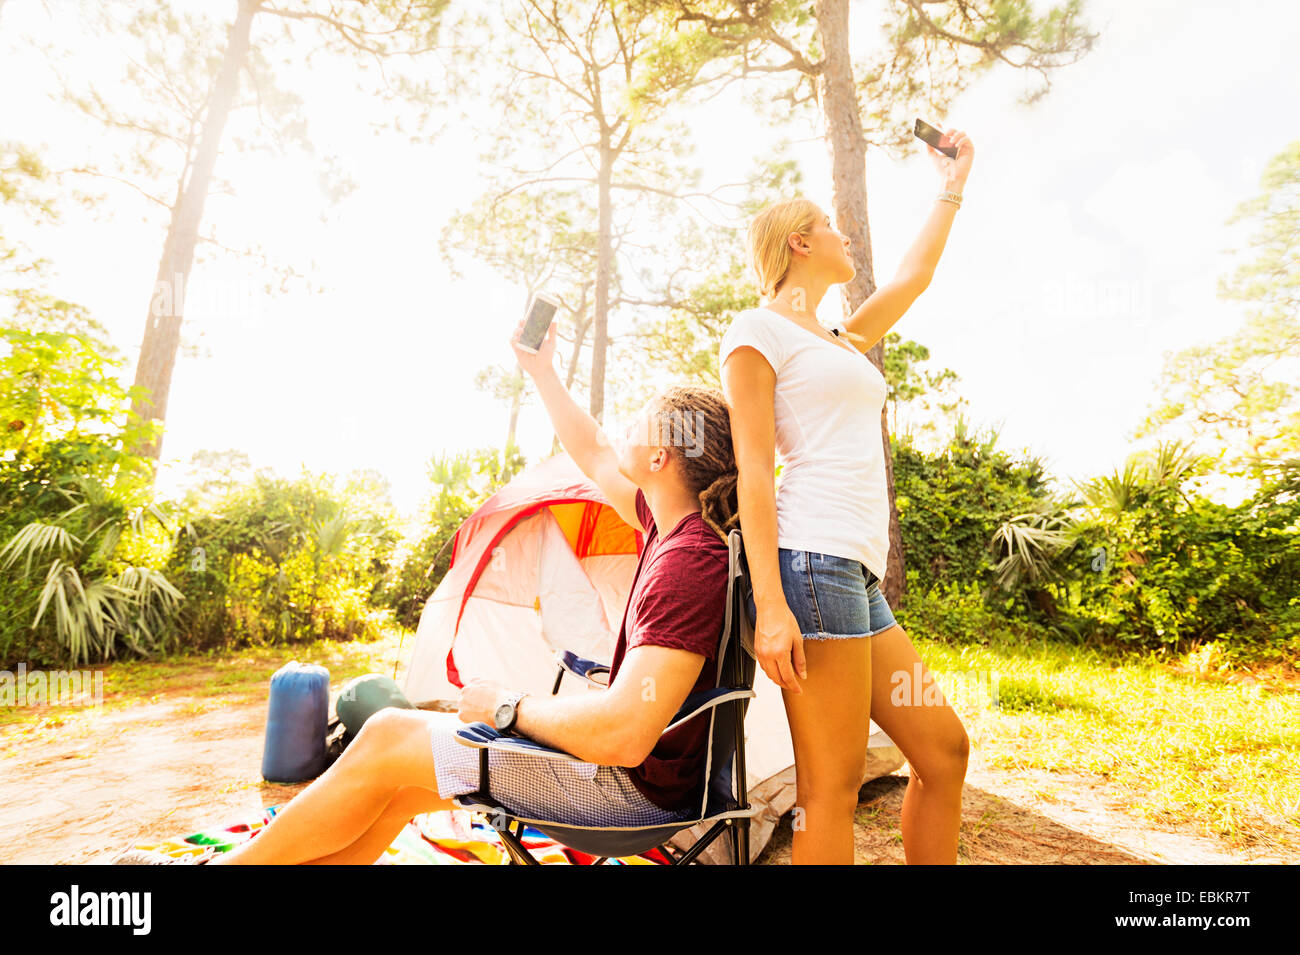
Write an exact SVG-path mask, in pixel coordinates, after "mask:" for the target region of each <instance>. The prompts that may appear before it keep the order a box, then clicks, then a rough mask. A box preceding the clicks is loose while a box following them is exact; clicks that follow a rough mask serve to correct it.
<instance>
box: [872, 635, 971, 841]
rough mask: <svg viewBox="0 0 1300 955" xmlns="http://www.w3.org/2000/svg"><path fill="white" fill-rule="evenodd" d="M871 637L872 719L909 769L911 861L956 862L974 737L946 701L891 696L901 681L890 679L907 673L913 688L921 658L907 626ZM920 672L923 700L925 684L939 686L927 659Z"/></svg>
mask: <svg viewBox="0 0 1300 955" xmlns="http://www.w3.org/2000/svg"><path fill="white" fill-rule="evenodd" d="M870 639H871V647H872V653H871V675H872V687H871V699H872V707H871V718H872V719H874V720H875V721H876V723H877V724H878V725H879V726H880V728H881V729H883V730H884V731H885V732H886V733H888V734H889V738H890V739H892V740H893V741H894V742H895V743H897V744H898V748H899V749H900V750H902V751H903V755H904V756H906V757H907V762H908V764H909V766H910V768H911V778H910V779H909V780H908V783H907V792H906V793H905V794H904V796H903V812H902V830H903V853H904V855H905V856H906V858H907V864H908V865H956V864H957V837H958V833H959V830H960V828H961V795H962V787H963V786H964V784H965V780H966V760H967V757H968V755H969V753H970V740H969V739H968V738H967V736H966V730H965V728H964V727H963V726H962V725H961V720H960V719H959V718H958V717H957V714H956V713H955V712H954V711H953V709H952V707H951V706H949V705H948V702H947V700H942V699H935V700H932V701H931V702H930V703H929V704H928V705H926V704H924V703H923V705H920V706H916V705H910V702H909V705H903V706H899V705H895V704H894V702H893V700H892V699H891V696H892V694H893V693H894V692H895V691H897V690H898V688H899V684H898V683H896V682H895V683H891V682H890V677H891V676H892V675H893V674H894V673H905V674H906V675H907V681H906V682H905V683H904V684H903V686H904V687H906V688H907V689H908V690H909V691H913V686H912V683H913V681H914V679H915V673H916V671H915V669H914V666H915V664H917V663H920V662H921V658H920V657H919V656H918V655H917V652H916V649H915V648H914V647H913V646H912V641H911V640H910V639H908V636H907V633H906V632H905V631H904V630H903V628H902V627H897V626H895V627H890V628H889V629H888V630H886V631H884V632H883V633H878V634H876V635H875V636H874V637H871V638H870ZM921 676H922V685H921V687H920V689H919V690H916V691H913V692H916V693H918V694H919V695H920V696H921V698H922V700H924V699H925V696H924V692H925V690H926V688H928V687H931V686H935V685H937V684H934V683H933V676H932V675H930V671H929V670H928V669H926V667H925V664H924V663H921ZM933 692H934V691H933V690H931V693H933ZM941 696H942V694H940V697H941ZM906 699H907V700H909V701H911V700H912V699H913V694H912V692H909V693H907V694H906Z"/></svg>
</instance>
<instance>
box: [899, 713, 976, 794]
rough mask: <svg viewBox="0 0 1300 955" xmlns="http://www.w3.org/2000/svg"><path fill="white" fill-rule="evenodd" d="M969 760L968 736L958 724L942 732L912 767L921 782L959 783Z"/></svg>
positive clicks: (964, 774) (962, 778)
mask: <svg viewBox="0 0 1300 955" xmlns="http://www.w3.org/2000/svg"><path fill="white" fill-rule="evenodd" d="M969 760H970V738H969V737H968V736H967V735H966V730H965V728H964V727H963V726H961V725H960V724H958V726H957V727H956V730H955V731H954V732H952V733H947V734H944V735H943V736H942V737H940V738H939V739H938V740H937V741H935V742H934V743H933V744H932V745H931V746H930V747H929V749H928V751H927V752H926V753H924V754H923V755H922V756H921V757H919V758H918V759H917V760H916V761H915V762H913V761H912V760H910V759H909V760H908V762H910V763H912V769H913V770H914V771H915V772H916V774H917V775H918V776H920V778H921V782H922V783H932V784H942V783H960V782H961V781H962V780H964V779H965V778H966V766H967V763H968V762H969Z"/></svg>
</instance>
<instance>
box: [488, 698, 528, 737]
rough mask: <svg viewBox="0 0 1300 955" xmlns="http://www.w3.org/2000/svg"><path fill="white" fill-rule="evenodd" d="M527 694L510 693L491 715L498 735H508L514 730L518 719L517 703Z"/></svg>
mask: <svg viewBox="0 0 1300 955" xmlns="http://www.w3.org/2000/svg"><path fill="white" fill-rule="evenodd" d="M527 695H528V694H527V693H512V694H511V695H510V696H508V697H506V701H505V702H504V703H502V704H501V705H500V706H498V707H497V710H496V712H495V713H493V714H492V723H493V725H494V726H496V728H497V732H499V733H509V732H510V731H511V730H513V729H514V728H515V720H517V719H518V718H519V701H520V700H522V699H523V698H524V697H526V696H527Z"/></svg>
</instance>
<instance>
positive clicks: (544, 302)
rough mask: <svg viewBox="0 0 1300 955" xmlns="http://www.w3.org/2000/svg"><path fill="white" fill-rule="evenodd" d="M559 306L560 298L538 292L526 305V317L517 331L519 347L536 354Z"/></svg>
mask: <svg viewBox="0 0 1300 955" xmlns="http://www.w3.org/2000/svg"><path fill="white" fill-rule="evenodd" d="M559 307H560V300H559V299H557V298H556V297H555V296H554V295H548V294H547V293H545V292H538V293H537V294H536V295H534V296H533V301H532V303H531V304H530V305H529V306H528V317H527V318H526V319H524V330H523V331H522V332H520V333H519V347H520V348H522V349H523V350H524V351H529V352H532V353H533V354H534V355H536V354H537V349H538V348H540V347H541V346H542V342H543V341H544V340H545V339H546V330H547V329H548V328H550V327H551V320H552V319H554V318H555V310H556V309H557V308H559Z"/></svg>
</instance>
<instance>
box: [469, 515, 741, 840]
mask: <svg viewBox="0 0 1300 955" xmlns="http://www.w3.org/2000/svg"><path fill="white" fill-rule="evenodd" d="M727 551H728V576H727V606H726V612H725V615H724V618H723V625H722V633H721V636H720V638H719V639H720V643H719V648H718V671H717V672H718V676H717V681H716V686H715V688H714V689H712V690H702V691H700V692H698V693H693V694H692V695H691V696H689V697H687V699H686V702H685V703H684V704H683V705H682V707H681V709H679V710H678V711H677V714H676V715H675V716H674V717H673V719H672V721H671V722H670V723H669V724H668V726H667V727H666V728H665V729H664V732H665V733H667V732H668V731H669V730H671V729H673V728H675V727H677V726H679V725H681V724H682V723H684V722H686V721H687V720H689V719H691V718H692V717H694V716H696V715H698V714H700V713H703V712H705V711H706V710H707V711H708V713H709V735H708V744H707V745H708V751H707V753H706V757H705V764H704V767H705V769H704V781H703V785H702V786H700V787H699V795H698V798H699V808H698V810H694V811H692V812H691V814H690V815H689V816H687V817H686V818H685V819H682V820H678V821H675V822H670V823H665V824H661V825H654V826H645V827H639V826H573V825H567V824H563V823H558V822H555V821H554V820H549V819H530V818H525V817H523V816H520V815H518V814H517V813H515V812H513V811H512V810H511V809H510V808H509V807H508V806H503V805H501V803H500V801H499V800H498V799H497V798H496V797H494V796H493V795H492V794H491V790H490V788H489V784H490V783H491V780H490V778H489V776H490V773H489V770H488V750H489V749H500V750H504V751H508V752H515V753H532V754H535V755H537V756H540V757H546V758H550V759H571V760H577V757H576V756H573V755H571V754H569V753H566V752H564V751H562V750H558V749H552V748H550V747H548V746H543V745H542V744H541V743H538V742H535V741H534V740H531V739H528V738H527V737H524V736H516V735H512V734H503V733H501V732H499V731H498V730H497V729H496V728H495V727H492V726H489V725H488V724H487V723H482V722H476V723H469V724H467V725H465V726H463V727H461V728H460V729H459V730H457V731H456V740H457V742H459V743H462V744H464V745H466V746H475V747H478V748H479V789H478V791H477V792H473V793H467V794H465V795H463V796H457V797H455V798H454V800H453V802H455V804H456V805H457V806H459V807H461V808H462V809H469V810H474V811H477V812H482V813H486V814H487V816H488V819H489V821H490V822H491V825H492V828H493V829H495V830H496V831H497V834H498V835H499V836H500V837H501V842H502V843H503V845H504V846H505V847H506V851H507V852H508V853H509V855H510V860H511V862H510V864H511V865H538V864H539V863H538V861H537V859H535V858H534V857H533V856H532V854H531V853H530V852H529V851H528V850H527V849H526V848H524V845H523V841H522V837H523V834H524V827H525V826H526V825H527V826H531V827H533V828H535V829H538V830H540V831H541V832H542V833H544V834H545V835H546V836H548V837H549V838H551V839H554V840H555V841H556V842H558V843H560V844H562V845H565V846H569V847H570V848H573V849H576V850H578V851H579V852H585V853H587V854H589V855H593V856H596V857H597V858H596V861H595V862H594V863H593V864H595V865H599V864H601V863H603V862H604V861H605V860H606V859H610V858H618V857H622V856H630V855H638V854H640V853H643V852H648V851H649V850H651V849H658V850H659V851H660V852H661V853H663V854H664V855H666V856H668V857H669V858H670V859H672V860H673V862H672V864H673V865H688V864H689V863H691V862H692V861H694V859H695V857H696V856H697V855H699V853H700V852H701V851H703V850H704V849H705V848H706V847H707V846H708V845H709V844H711V843H712V842H713V841H714V840H715V839H716V838H718V836H720V835H721V834H722V833H723V832H724V831H726V830H728V829H730V830H731V855H732V861H733V863H734V864H735V865H748V864H749V820H750V818H751V817H752V816H753V815H755V814H756V813H757V812H758V811H759V810H758V808H757V807H752V806H750V805H749V794H748V785H747V781H746V778H745V711H746V709H747V708H748V707H749V700H750V698H751V697H753V696H754V668H755V660H754V653H753V647H754V638H753V629H752V627H751V626H750V623H749V617H748V615H747V614H746V612H745V611H746V602H747V600H748V597H749V594H750V587H751V584H750V579H749V569H748V566H747V565H746V562H745V558H744V553H743V549H742V542H741V537H740V531H739V530H738V529H737V530H733V531H732V532H731V533H730V534H729V535H728V537H727ZM556 661H557V662H558V663H559V665H560V670H559V672H558V673H557V674H556V677H555V686H554V687H553V688H552V690H551V693H552V695H554V694H555V693H558V692H559V689H560V683H561V681H562V680H563V679H564V674H565V673H566V672H567V673H572V674H574V675H575V676H579V677H582V678H583V679H585V680H587V682H588V683H590V684H591V685H592V686H596V687H600V688H602V689H603V688H604V687H605V685H606V684H605V683H604V682H601V681H599V680H597V679H595V678H596V677H597V676H600V675H602V674H604V675H605V676H606V679H607V678H608V673H609V667H608V666H607V665H605V664H602V663H595V662H593V661H591V660H584V659H583V658H581V657H579V656H577V655H576V654H574V653H571V652H569V651H564V652H562V653H559V654H557V655H556ZM700 823H712V826H711V828H709V829H708V831H707V832H705V834H704V835H703V836H702V837H701V838H700V839H699V840H698V841H696V842H695V844H694V845H692V846H691V847H690V848H689V849H688V850H686V851H685V852H683V853H680V854H679V853H677V852H675V851H674V850H673V849H672V848H671V847H670V846H668V845H667V843H668V841H669V840H670V839H671V838H672V837H673V836H674V835H676V834H677V833H678V832H680V831H681V830H683V829H689V828H690V827H692V826H696V825H699V824H700ZM512 827H517V831H515V829H514V828H512Z"/></svg>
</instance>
